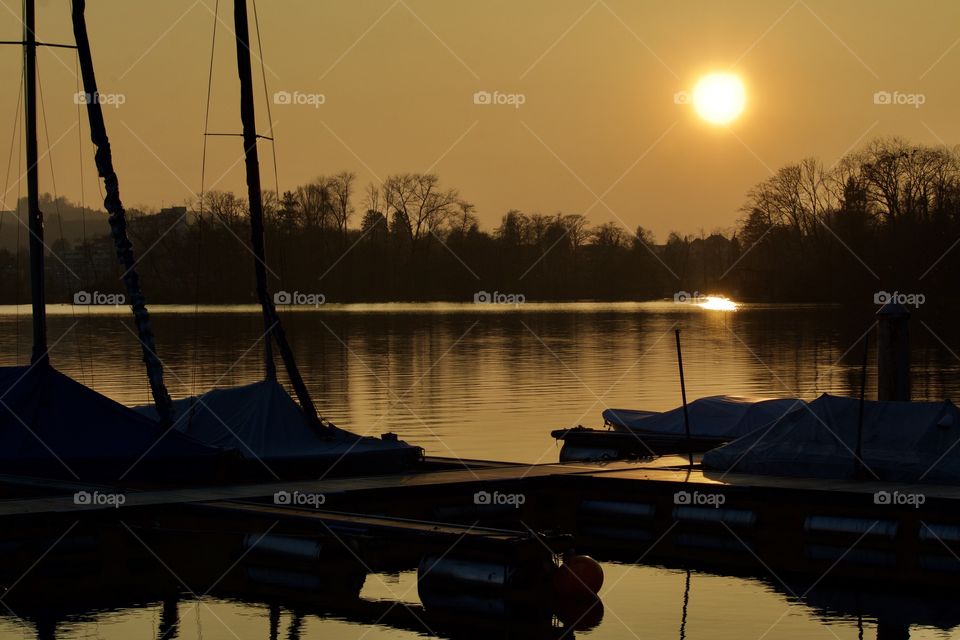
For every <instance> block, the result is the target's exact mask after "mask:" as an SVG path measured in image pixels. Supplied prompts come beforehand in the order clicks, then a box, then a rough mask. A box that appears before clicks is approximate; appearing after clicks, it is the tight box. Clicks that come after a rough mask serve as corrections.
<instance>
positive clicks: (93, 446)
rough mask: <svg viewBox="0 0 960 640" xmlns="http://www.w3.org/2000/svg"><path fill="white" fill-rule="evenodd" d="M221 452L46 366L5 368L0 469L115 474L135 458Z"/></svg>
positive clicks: (0, 384)
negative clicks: (165, 426)
mask: <svg viewBox="0 0 960 640" xmlns="http://www.w3.org/2000/svg"><path fill="white" fill-rule="evenodd" d="M220 456H221V452H220V451H218V450H217V449H214V448H212V447H209V446H207V445H205V444H202V443H200V442H197V441H195V440H193V439H191V438H189V437H187V436H184V435H183V434H180V433H177V432H175V431H169V432H168V430H167V429H164V428H162V427H161V426H160V425H159V424H157V423H156V422H155V421H153V420H150V419H149V418H147V417H145V416H143V415H141V414H139V413H137V412H136V411H133V410H132V409H130V408H128V407H125V406H124V405H122V404H120V403H118V402H115V401H113V400H111V399H110V398H108V397H106V396H104V395H101V394H99V393H97V392H96V391H94V390H93V389H90V388H89V387H86V386H84V385H82V384H80V383H79V382H77V381H76V380H73V379H72V378H70V377H68V376H66V375H64V374H62V373H60V372H59V371H57V370H56V369H54V368H53V367H50V366H49V365H37V366H33V367H28V366H16V367H0V473H21V474H22V473H24V472H27V473H29V474H30V475H44V476H46V475H50V474H51V473H52V474H53V475H56V476H58V477H59V476H63V477H68V478H70V479H77V477H78V476H79V479H82V480H94V479H97V480H104V479H111V480H113V479H119V476H120V475H122V474H124V472H125V471H127V470H129V469H130V467H131V465H133V464H134V462H137V461H139V462H138V464H137V466H138V467H140V466H142V467H143V468H144V469H146V468H152V467H155V466H156V464H155V463H158V462H161V461H170V460H177V461H179V462H197V463H207V462H212V461H213V460H214V459H216V458H219V457H220ZM198 466H202V464H198Z"/></svg>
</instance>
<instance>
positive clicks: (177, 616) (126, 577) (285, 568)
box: [0, 522, 960, 640]
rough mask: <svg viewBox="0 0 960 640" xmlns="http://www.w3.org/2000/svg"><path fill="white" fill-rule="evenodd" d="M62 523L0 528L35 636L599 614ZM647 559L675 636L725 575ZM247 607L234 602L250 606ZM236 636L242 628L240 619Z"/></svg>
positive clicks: (452, 632)
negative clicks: (192, 609)
mask: <svg viewBox="0 0 960 640" xmlns="http://www.w3.org/2000/svg"><path fill="white" fill-rule="evenodd" d="M68 524H69V523H68ZM66 531H67V532H66V533H65V534H63V533H59V534H57V535H51V534H50V533H49V532H43V531H40V530H37V531H32V532H27V531H24V532H22V536H21V538H20V539H19V540H14V539H11V538H9V537H6V539H5V540H3V543H2V556H3V562H2V563H0V581H2V584H3V585H5V587H6V590H5V593H4V595H3V597H2V599H0V601H2V603H3V604H4V605H5V607H6V608H5V609H3V610H0V618H3V619H5V620H7V621H8V622H16V623H19V624H20V625H21V626H24V627H25V628H26V629H27V633H28V634H30V635H33V636H34V637H36V638H38V639H43V640H52V639H53V638H56V637H61V636H62V637H83V633H84V629H85V625H91V624H93V625H99V624H101V623H105V622H106V621H107V620H109V619H110V617H111V615H114V614H116V613H118V612H122V613H130V612H136V611H138V610H140V611H144V612H146V611H147V610H150V609H153V610H154V614H153V615H154V616H156V618H155V624H154V625H153V627H154V629H155V632H156V637H157V638H158V639H163V640H173V639H175V638H180V637H193V636H194V635H196V634H194V632H193V631H192V630H191V631H190V632H188V631H187V630H186V629H185V628H182V627H183V624H184V621H183V620H182V619H181V613H182V611H183V609H184V606H185V605H186V606H190V605H195V606H196V608H197V610H198V620H199V611H200V610H208V611H209V613H210V614H211V615H213V616H214V617H215V618H217V619H218V620H219V621H220V622H221V623H223V624H224V625H226V624H227V623H226V622H224V621H223V620H220V616H219V615H218V614H217V613H214V608H215V607H216V608H218V609H222V608H223V607H224V606H225V603H226V604H227V605H237V606H241V607H247V608H249V609H253V610H255V611H259V612H262V614H261V615H263V616H264V617H265V618H266V619H267V620H266V621H267V623H268V624H267V625H264V627H265V629H264V630H265V631H266V632H267V637H269V638H271V640H273V639H276V638H279V637H281V627H285V629H284V633H283V637H286V638H289V639H290V640H300V639H301V638H306V637H308V636H307V626H308V622H309V621H310V620H311V619H322V620H327V621H330V622H334V621H340V622H346V623H352V624H355V625H362V626H363V627H365V628H364V629H363V630H362V631H361V630H359V629H358V636H359V635H361V634H365V633H366V632H368V631H369V629H370V628H374V627H378V628H382V629H390V630H399V631H408V632H411V633H416V634H423V635H429V636H433V637H444V638H451V639H458V638H463V639H473V638H533V639H541V638H542V639H560V638H574V637H576V635H577V632H578V631H579V632H583V631H589V630H592V629H594V628H596V627H597V626H598V625H600V623H601V621H602V620H603V605H602V604H601V603H600V601H599V600H595V601H592V602H586V603H581V604H580V605H570V606H568V607H559V608H558V607H555V606H554V607H545V606H534V605H533V604H532V603H531V602H526V603H525V604H524V605H523V606H517V603H516V602H514V601H512V600H511V599H510V598H504V597H497V596H496V595H495V594H492V593H483V592H473V593H460V592H454V591H451V590H450V589H439V590H436V591H432V592H431V591H429V590H424V589H423V588H421V589H420V592H419V595H420V598H419V600H420V602H416V601H414V600H412V599H410V598H407V597H405V596H400V597H392V598H391V597H387V598H378V597H371V596H370V595H363V594H362V591H363V587H364V584H365V583H366V582H367V581H368V579H369V578H370V575H369V567H367V566H364V565H365V563H364V562H362V561H361V560H360V559H359V558H358V557H357V556H356V555H354V554H352V553H351V552H349V551H347V550H346V549H345V548H344V547H340V546H327V545H325V544H319V545H318V544H316V543H315V542H312V541H306V540H293V539H284V538H282V537H274V538H272V539H266V538H264V539H262V540H261V542H263V546H260V545H259V544H258V545H256V546H252V545H251V542H252V540H251V534H250V533H249V532H245V531H240V530H237V531H232V532H224V531H220V532H217V533H213V532H210V531H207V532H204V531H201V530H199V529H198V530H197V531H192V532H187V531H180V532H179V533H177V534H172V533H171V532H170V531H160V532H159V533H158V530H156V529H147V528H142V527H140V526H138V525H137V524H134V523H131V524H129V525H128V524H126V523H123V524H121V526H119V527H117V526H113V524H111V525H110V526H105V525H103V524H96V523H87V522H83V523H80V524H78V525H73V526H69V527H68V528H67V529H66ZM27 534H32V535H30V536H29V537H27ZM257 535H258V537H259V536H260V534H257ZM268 535H270V534H268ZM51 547H52V550H50V551H49V553H47V554H46V555H43V554H44V551H45V550H46V549H50V548H51ZM38 557H40V558H41V560H40V561H37V558H38ZM610 560H612V561H614V562H615V563H616V564H628V565H629V566H637V565H635V564H631V563H621V562H619V561H616V560H614V559H610ZM640 565H643V563H640ZM648 566H650V565H648ZM655 566H657V567H665V568H667V569H670V570H680V571H683V572H685V574H686V575H685V589H684V593H683V596H682V598H678V601H677V602H676V615H677V621H678V627H679V637H680V638H684V637H685V634H686V632H687V618H688V616H693V615H695V614H697V613H698V602H697V597H696V594H697V581H698V580H707V579H709V578H710V577H711V576H718V575H731V574H730V573H728V572H727V571H726V570H722V569H721V570H718V569H717V568H716V567H710V566H707V565H705V564H699V563H696V562H695V561H694V562H693V563H691V562H689V561H685V563H680V562H675V563H670V564H657V565H655ZM412 569H413V567H410V566H408V567H405V568H404V569H403V570H404V571H405V573H404V574H403V575H404V576H405V579H407V580H412V579H413V574H412ZM377 571H378V572H379V571H381V568H379V567H378V568H377ZM378 575H379V574H378ZM735 575H736V577H738V578H740V579H743V580H745V581H749V582H753V583H759V584H762V585H764V586H765V587H766V588H767V589H769V590H771V591H775V592H777V593H779V594H781V595H782V597H783V599H784V600H785V601H786V602H789V603H791V604H792V605H793V606H801V607H804V608H806V609H807V610H808V612H809V614H810V615H811V617H813V618H816V619H819V620H821V621H822V623H823V624H824V625H832V624H836V623H837V621H838V620H845V621H852V622H855V623H857V624H858V625H859V627H860V629H861V635H860V637H865V636H864V635H863V632H862V629H863V628H864V626H873V625H875V626H876V637H877V638H883V639H887V638H898V639H899V638H909V637H910V628H911V626H914V625H920V626H924V627H932V628H937V629H942V630H948V629H952V628H954V627H956V626H958V625H960V610H958V609H957V607H956V606H955V602H956V597H957V593H955V592H949V591H944V590H938V591H930V592H927V591H924V590H922V589H917V588H916V587H915V586H914V587H911V588H910V589H909V590H907V589H906V588H897V587H896V586H895V585H883V584H864V583H863V582H862V581H861V582H850V581H846V582H842V581H833V580H832V579H831V578H830V577H829V576H828V577H827V578H825V579H823V580H822V581H812V580H811V579H809V578H807V579H806V580H800V579H797V580H794V579H790V578H785V581H783V582H780V581H779V579H774V578H771V577H770V575H769V574H766V575H764V572H763V571H761V570H758V572H757V573H756V574H744V573H737V574H735ZM691 592H692V593H693V596H692V597H691ZM249 609H248V610H247V611H245V612H244V613H245V614H247V615H249ZM551 609H552V610H553V612H551ZM661 613H662V615H670V614H669V612H666V611H664V612H661ZM261 620H262V618H261ZM635 631H637V630H635ZM641 635H642V634H641ZM242 637H250V636H249V633H248V632H245V633H243V634H242ZM310 637H313V636H312V634H311V636H310ZM866 637H869V636H866Z"/></svg>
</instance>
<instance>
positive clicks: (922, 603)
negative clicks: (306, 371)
mask: <svg viewBox="0 0 960 640" xmlns="http://www.w3.org/2000/svg"><path fill="white" fill-rule="evenodd" d="M466 465H467V466H464V465H461V464H460V463H459V462H454V461H450V460H444V459H428V460H427V461H426V462H425V463H424V465H423V466H422V467H421V468H420V469H419V470H418V471H416V472H411V473H405V474H401V475H390V476H372V477H363V478H331V479H324V480H317V481H302V482H289V483H266V484H257V485H227V486H210V487H196V488H190V489H178V490H170V491H168V490H160V491H152V490H143V491H137V490H128V491H126V492H124V493H122V494H119V495H123V496H124V504H123V506H122V507H120V508H116V507H112V506H106V505H97V504H80V505H78V504H75V499H74V494H75V493H76V492H78V491H87V492H91V493H92V492H97V491H100V492H110V491H119V490H118V489H116V488H110V487H94V486H82V487H81V486H80V485H73V484H65V483H56V482H50V481H37V482H35V481H31V480H29V479H24V478H19V479H13V478H5V479H4V480H5V481H4V484H3V488H4V493H5V494H6V495H8V496H12V495H17V494H19V495H21V496H23V497H19V498H16V499H8V500H5V501H3V502H2V503H0V518H2V519H3V520H4V521H5V524H6V526H5V527H4V528H3V533H2V539H0V549H2V553H3V556H4V560H5V561H4V563H3V566H4V567H5V568H6V569H5V571H4V574H5V575H4V576H3V581H4V583H5V584H7V585H8V586H11V585H12V587H13V588H12V589H11V590H10V593H9V594H8V598H6V599H5V602H7V603H8V604H9V605H10V606H11V608H12V609H13V610H14V611H15V612H17V615H22V616H24V617H26V618H29V619H31V620H34V621H36V624H37V628H38V632H39V631H40V628H41V627H43V626H44V624H47V623H44V622H43V619H44V618H43V615H46V614H43V612H42V611H40V609H46V610H47V611H48V612H53V611H55V610H57V611H62V612H63V613H62V616H63V618H68V617H69V616H70V615H79V614H82V613H83V612H85V611H96V610H103V609H107V608H116V607H131V606H139V605H140V604H142V603H146V602H159V601H165V600H170V599H176V598H180V597H194V596H200V595H203V594H209V595H213V596H217V597H225V598H232V599H237V600H242V601H248V602H259V603H265V604H268V605H271V606H274V607H283V608H287V609H290V610H292V611H296V612H299V613H300V614H303V615H307V614H310V615H313V614H316V615H321V616H333V617H343V618H345V619H349V620H356V621H360V622H364V623H366V624H372V623H377V624H386V625H388V626H391V627H397V628H403V629H411V630H417V631H420V632H424V629H433V631H434V632H436V633H439V634H441V635H446V636H449V637H478V636H479V635H483V634H484V633H485V634H487V637H489V635H490V634H493V635H498V633H501V632H506V631H507V630H517V629H519V628H522V629H524V630H525V631H524V633H525V636H526V637H553V635H551V634H558V635H559V634H562V633H563V632H564V631H567V632H570V631H571V629H569V628H567V627H565V626H564V625H562V624H560V625H559V626H555V625H556V624H557V623H556V622H555V619H554V616H555V615H559V617H560V618H561V619H565V620H567V621H568V622H570V623H573V622H575V621H576V620H577V619H578V618H581V617H582V618H583V620H581V622H584V621H587V622H589V621H590V620H594V618H595V616H596V614H597V613H598V612H599V611H600V609H601V605H596V607H595V609H594V611H592V612H589V611H588V612H587V613H589V614H590V615H582V614H581V613H579V612H578V613H577V614H576V615H572V616H571V615H570V610H575V607H572V606H571V607H569V609H565V608H564V607H561V606H558V604H557V602H556V599H555V594H554V593H553V590H552V587H550V586H549V579H548V578H549V576H550V575H551V574H552V572H553V571H554V565H553V561H554V557H555V554H560V553H563V552H565V551H571V550H572V549H574V548H575V549H576V550H577V551H579V552H589V553H591V554H592V555H594V556H595V557H599V558H601V559H607V560H616V561H629V562H635V561H636V559H637V558H638V557H642V558H643V563H644V564H651V563H652V564H662V565H666V566H674V567H687V568H690V567H692V568H694V569H697V570H699V571H708V572H715V573H720V574H731V575H743V576H746V577H758V578H761V579H763V580H765V581H767V582H770V583H771V584H772V585H773V586H774V587H775V588H776V589H778V590H779V591H781V592H783V593H784V594H786V595H787V596H788V597H789V598H797V599H799V600H800V601H802V602H804V603H805V604H807V605H808V606H811V607H812V608H813V609H814V610H815V611H818V612H820V611H822V612H824V615H825V616H831V617H836V616H844V617H851V618H854V619H856V618H863V619H877V620H879V621H880V623H881V627H882V628H883V629H885V633H890V634H892V636H891V637H906V636H904V634H905V633H908V629H909V626H910V625H911V624H929V625H933V626H938V627H941V628H949V627H952V626H954V625H955V624H957V623H958V622H960V620H957V619H956V615H955V614H953V613H952V612H953V608H951V607H952V605H950V602H951V598H952V595H953V594H954V593H955V592H954V591H952V590H953V589H955V587H954V581H955V577H956V572H957V571H958V570H960V560H958V559H957V556H956V555H955V554H956V552H957V544H958V542H960V512H958V510H957V509H956V508H955V507H956V504H957V500H958V499H960V490H958V489H957V488H954V487H936V486H923V487H922V488H920V487H904V486H897V487H895V486H892V485H890V484H888V483H874V482H853V481H849V482H848V481H827V480H816V479H795V478H776V477H770V476H765V477H753V476H742V475H736V474H729V475H727V476H725V477H721V476H719V475H715V474H711V473H707V474H704V473H703V472H702V471H701V470H700V469H699V468H698V467H697V466H696V465H695V466H694V467H692V468H691V467H689V466H688V462H687V460H686V459H685V458H661V459H659V460H657V461H654V462H648V463H632V462H615V463H608V464H589V463H576V464H545V465H533V466H531V465H521V464H508V463H494V462H482V461H476V462H468V463H466ZM913 490H917V491H923V495H924V501H923V503H922V504H919V505H916V504H883V503H880V504H878V502H877V500H876V498H875V496H876V495H879V494H881V493H882V492H888V493H892V492H894V491H896V492H900V493H909V492H910V491H913ZM284 494H285V495H287V496H293V495H297V494H299V495H302V496H315V497H316V499H315V500H313V501H310V500H306V501H304V500H300V501H298V500H294V499H286V498H282V497H281V498H278V497H277V495H284ZM518 496H519V497H521V498H520V499H517V497H518ZM78 518H79V522H78ZM537 531H549V532H551V533H550V534H547V535H544V534H538V533H535V532H537ZM64 532H66V533H64ZM61 536H62V538H61ZM50 549H52V551H50V553H49V556H47V557H44V558H43V561H42V562H40V563H39V564H38V565H37V566H36V567H35V568H34V569H33V570H32V571H31V572H29V574H28V575H27V577H25V578H24V579H23V580H22V581H20V582H16V579H17V578H18V577H19V575H20V572H22V571H24V570H26V569H27V568H28V567H29V566H30V565H31V564H32V563H34V562H36V561H37V558H40V557H42V556H43V554H44V552H45V551H47V550H50ZM121 558H122V561H121ZM131 567H133V568H136V569H135V570H136V571H138V572H139V571H144V572H146V573H144V576H147V577H144V578H143V579H140V578H138V579H136V580H133V579H130V574H129V573H128V572H129V571H132V570H134V569H131ZM231 567H232V568H231ZM413 569H418V574H419V578H420V579H419V581H418V582H419V585H418V586H419V595H420V604H416V605H415V604H413V603H396V602H394V603H389V602H388V603H384V602H380V601H368V600H366V599H363V598H360V596H359V593H360V589H361V587H362V585H363V584H364V581H365V579H366V576H368V575H369V574H371V573H377V574H379V573H393V572H397V571H407V570H413ZM225 572H226V573H225ZM771 575H773V576H774V578H773V579H771V578H770V577H769V576H771ZM821 576H824V578H823V579H822V580H821V579H820V578H821ZM780 578H782V579H783V580H784V581H785V582H783V583H780V582H779V579H780ZM894 581H895V582H896V583H897V584H899V585H905V586H903V587H901V588H902V589H904V590H906V593H896V592H888V593H885V592H884V591H883V590H882V589H874V587H873V586H870V588H866V587H864V585H878V584H882V583H893V582H894ZM693 582H694V585H695V583H696V574H694V576H693ZM128 584H138V585H140V586H139V587H134V588H131V587H128V586H126V585H128ZM51 585H56V587H57V588H62V589H63V590H64V593H63V594H61V595H62V597H61V598H58V597H57V594H56V593H55V591H56V589H51ZM811 585H812V586H813V587H815V588H813V589H811V588H810V587H811ZM138 590H139V591H138ZM184 594H185V595H184ZM928 594H930V595H928ZM38 603H44V606H43V607H38ZM941 603H942V604H941ZM61 605H62V609H59V607H60V606H61ZM691 606H695V600H694V602H693V603H692V604H691ZM34 611H36V613H34ZM71 612H73V613H71ZM49 615H51V616H54V614H53V613H50V614H49ZM58 615H59V614H58ZM54 617H56V616H54ZM48 619H53V618H49V616H48ZM48 621H49V620H48ZM377 621H379V622H377ZM594 621H595V620H594ZM54 626H55V624H54ZM481 630H482V632H481ZM495 631H496V633H495ZM427 632H429V631H427ZM44 633H45V632H44ZM41 637H50V636H49V635H48V636H44V635H43V634H41Z"/></svg>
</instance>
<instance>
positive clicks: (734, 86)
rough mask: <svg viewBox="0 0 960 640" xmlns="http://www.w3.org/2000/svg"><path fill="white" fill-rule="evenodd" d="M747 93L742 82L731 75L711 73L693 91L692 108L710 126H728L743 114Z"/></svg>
mask: <svg viewBox="0 0 960 640" xmlns="http://www.w3.org/2000/svg"><path fill="white" fill-rule="evenodd" d="M746 102H747V92H746V89H745V88H744V86H743V81H741V80H740V78H739V77H738V76H736V75H734V74H732V73H711V74H709V75H706V76H704V77H702V78H700V80H699V81H698V82H697V86H696V87H694V89H693V107H694V108H695V109H696V110H697V114H698V115H699V116H700V117H701V118H703V119H704V120H706V121H707V122H710V123H712V124H729V123H731V122H733V121H734V120H736V119H737V117H738V116H739V115H740V114H741V113H742V112H743V107H744V106H745V105H746Z"/></svg>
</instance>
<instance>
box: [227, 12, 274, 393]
mask: <svg viewBox="0 0 960 640" xmlns="http://www.w3.org/2000/svg"><path fill="white" fill-rule="evenodd" d="M234 7H235V8H234V21H235V22H236V27H235V30H236V34H237V71H238V72H239V74H240V120H241V121H242V122H243V151H244V159H245V160H246V170H247V192H248V200H249V201H250V243H251V245H252V246H253V254H254V257H255V260H254V262H253V267H254V271H255V273H256V278H257V298H259V300H260V307H261V309H262V310H263V330H264V332H265V333H266V334H267V337H266V339H264V341H263V345H264V353H263V357H264V372H265V374H266V377H267V380H276V379H277V369H276V366H275V365H274V363H273V345H272V344H271V341H270V333H271V330H270V327H271V325H272V324H273V319H272V317H271V314H270V305H271V304H272V301H271V300H270V298H269V291H268V289H267V266H266V248H265V246H264V241H263V234H264V231H263V202H262V201H261V195H260V158H259V155H258V153H257V118H256V112H255V110H254V105H253V72H252V70H251V68H250V34H249V28H248V26H247V25H248V23H247V3H246V0H235V1H234Z"/></svg>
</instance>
